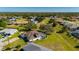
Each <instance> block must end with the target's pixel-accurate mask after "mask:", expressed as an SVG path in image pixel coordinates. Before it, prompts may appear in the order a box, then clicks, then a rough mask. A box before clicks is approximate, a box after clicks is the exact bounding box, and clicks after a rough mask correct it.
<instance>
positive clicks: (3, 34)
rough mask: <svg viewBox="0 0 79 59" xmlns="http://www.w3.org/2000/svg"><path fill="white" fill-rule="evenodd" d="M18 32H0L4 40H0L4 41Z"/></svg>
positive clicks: (13, 30) (7, 30)
mask: <svg viewBox="0 0 79 59" xmlns="http://www.w3.org/2000/svg"><path fill="white" fill-rule="evenodd" d="M16 32H18V30H16V29H4V30H1V31H0V35H2V38H0V41H4V40H5V39H7V38H8V37H10V36H11V35H13V34H14V33H16Z"/></svg>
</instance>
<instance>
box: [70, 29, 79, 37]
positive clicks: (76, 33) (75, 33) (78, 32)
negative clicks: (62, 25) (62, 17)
mask: <svg viewBox="0 0 79 59" xmlns="http://www.w3.org/2000/svg"><path fill="white" fill-rule="evenodd" d="M71 35H72V36H74V37H76V38H79V30H76V31H72V32H71Z"/></svg>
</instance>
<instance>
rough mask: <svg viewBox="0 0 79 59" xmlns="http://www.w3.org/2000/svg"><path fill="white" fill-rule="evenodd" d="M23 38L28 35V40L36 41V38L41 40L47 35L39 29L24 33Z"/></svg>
mask: <svg viewBox="0 0 79 59" xmlns="http://www.w3.org/2000/svg"><path fill="white" fill-rule="evenodd" d="M20 37H21V38H25V37H27V39H26V40H28V41H35V40H41V39H44V38H45V37H46V35H45V34H44V33H41V32H38V31H28V32H26V33H24V34H21V35H20Z"/></svg>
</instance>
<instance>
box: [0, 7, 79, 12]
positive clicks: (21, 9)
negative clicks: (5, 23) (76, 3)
mask: <svg viewBox="0 0 79 59" xmlns="http://www.w3.org/2000/svg"><path fill="white" fill-rule="evenodd" d="M0 12H79V7H0Z"/></svg>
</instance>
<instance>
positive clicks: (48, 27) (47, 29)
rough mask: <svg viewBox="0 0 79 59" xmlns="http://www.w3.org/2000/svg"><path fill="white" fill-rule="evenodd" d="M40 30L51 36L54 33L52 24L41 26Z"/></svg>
mask: <svg viewBox="0 0 79 59" xmlns="http://www.w3.org/2000/svg"><path fill="white" fill-rule="evenodd" d="M40 30H41V31H42V32H44V33H46V34H48V35H49V34H51V32H52V31H53V28H52V24H47V25H41V26H40Z"/></svg>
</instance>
